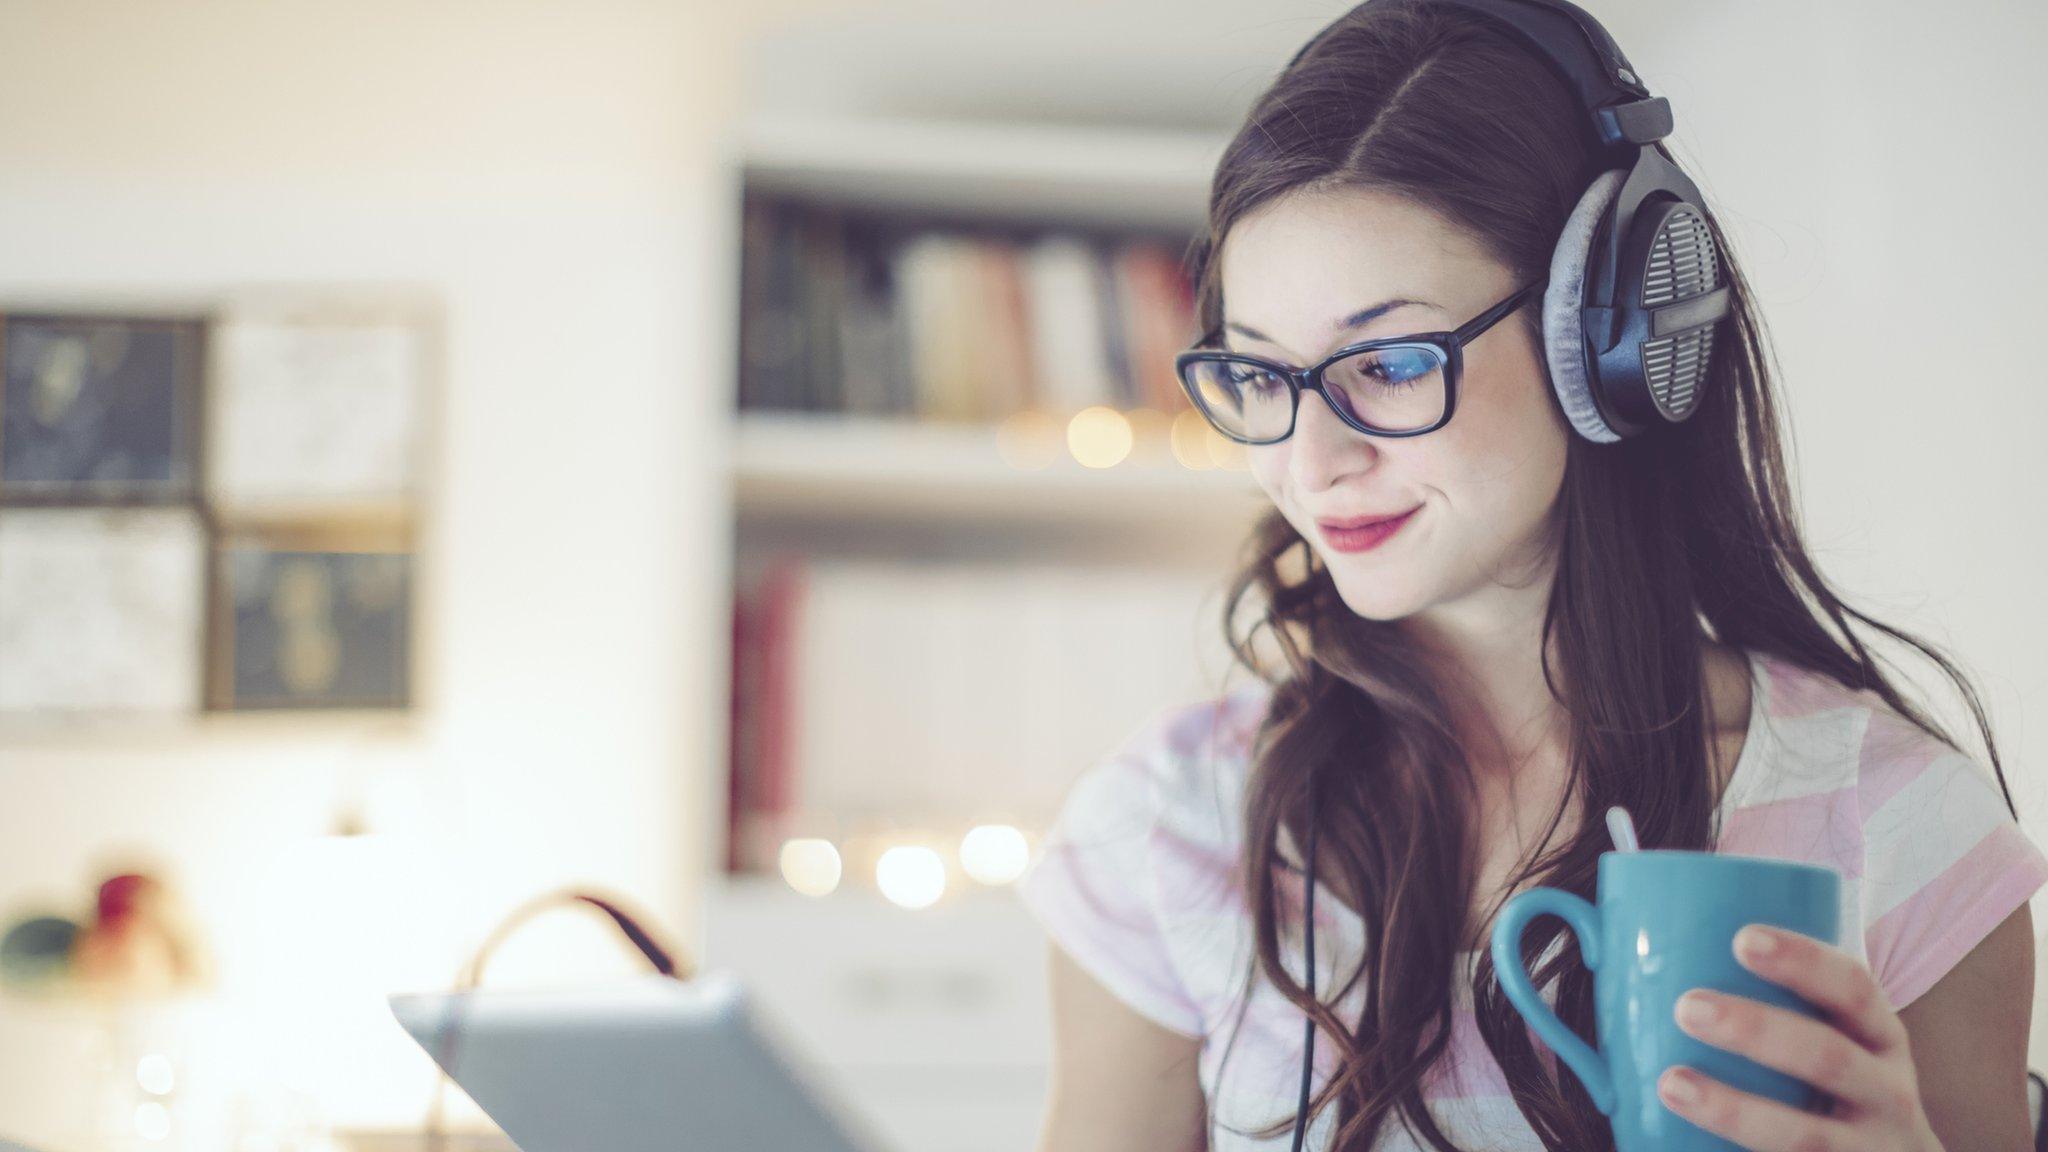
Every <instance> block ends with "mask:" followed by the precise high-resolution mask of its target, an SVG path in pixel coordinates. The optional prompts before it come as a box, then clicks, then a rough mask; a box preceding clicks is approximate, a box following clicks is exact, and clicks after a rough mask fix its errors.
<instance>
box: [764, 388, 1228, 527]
mask: <svg viewBox="0 0 2048 1152" xmlns="http://www.w3.org/2000/svg"><path fill="white" fill-rule="evenodd" d="M732 444H733V486H734V493H735V498H736V500H737V503H738V511H739V513H740V514H741V515H743V516H751V517H777V516H791V515H804V516H831V517H837V518H845V517H878V518H885V519H888V518H921V517H934V516H936V517H942V518H960V519H970V520H987V519H1033V518H1043V519H1058V520H1063V521H1068V522H1084V521H1085V522H1089V523H1095V524H1104V523H1109V524H1114V523H1121V522H1131V523H1155V522H1158V521H1160V520H1162V519H1163V520H1166V521H1168V522H1172V523H1184V524H1188V525H1218V526H1221V527H1227V528H1231V529H1238V528H1248V527H1249V526H1250V524H1251V522H1252V521H1253V519H1255V518H1256V516H1257V514H1258V513H1259V512H1261V511H1263V510H1264V507H1265V500H1264V496H1263V494H1262V493H1261V492H1260V490H1259V488H1258V485H1257V483H1256V482H1255V481H1253V479H1252V477H1251V475H1250V473H1248V472H1244V471H1241V470H1234V469H1221V468H1217V469H1206V470H1196V469H1192V468H1188V467H1186V466H1185V465H1182V464H1180V463H1178V462H1177V461H1174V460H1173V459H1171V458H1170V457H1166V458H1164V459H1161V458H1160V452H1159V450H1158V449H1157V448H1156V447H1155V448H1154V449H1153V454H1152V456H1151V458H1149V459H1139V458H1133V459H1129V460H1126V461H1125V462H1123V463H1120V464H1117V465H1115V466H1113V467H1109V468H1090V467H1087V466H1085V465H1082V464H1081V463H1079V462H1078V461H1075V460H1074V459H1072V458H1071V457H1068V456H1061V457H1060V458H1059V459H1058V460H1056V461H1054V462H1053V463H1051V464H1049V465H1048V466H1046V467H1045V468H1042V469H1026V468H1021V467H1018V466H1016V465H1013V464H1011V463H1009V462H1008V461H1006V460H1005V459H1004V458H1003V456H1002V453H1001V452H1000V451H999V450H998V442H997V436H996V430H995V428H994V427H993V426H989V425H970V424H947V423H942V422H937V421H916V420H892V419H882V418H873V417H867V418H862V417H849V416H816V415H805V414H780V413H775V414H769V413H751V412H750V413H747V414H746V415H744V416H742V417H740V418H739V419H738V420H736V421H735V424H734V429H733V438H732Z"/></svg>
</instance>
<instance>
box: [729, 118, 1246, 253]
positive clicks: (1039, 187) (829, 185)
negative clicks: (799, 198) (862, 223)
mask: <svg viewBox="0 0 2048 1152" xmlns="http://www.w3.org/2000/svg"><path fill="white" fill-rule="evenodd" d="M1226 142H1227V141H1226V139H1225V137H1223V136H1222V135H1219V134H1212V133H1198V132H1190V131H1175V130H1163V129H1141V128H1099V127H1075V126H1069V125H1051V124H1030V123H1014V122H1013V123H976V122H970V121H959V120H952V121H948V120H906V119H886V118H878V117H859V118H854V117H846V118H824V117H795V116H790V115H786V114H784V115H756V116H755V117H753V118H751V119H749V120H746V121H744V122H743V123H742V124H741V125H740V127H739V129H738V130H737V133H736V135H735V137H734V138H733V139H732V141H731V142H730V144H729V145H728V146H729V147H730V148H731V149H732V150H733V152H734V153H735V155H734V161H735V163H736V164H737V165H738V166H739V167H740V169H741V170H742V172H743V174H744V178H745V179H746V181H747V182H748V183H749V184H750V185H753V186H755V187H759V188H763V189H770V190H777V191H786V192H795V193H805V192H809V193H816V194H820V195H827V196H830V197H831V198H832V199H834V200H838V201H852V202H860V203H866V204H871V205H876V206H883V207H893V208H915V209H927V210H938V211H955V212H958V211H965V212H969V213H975V214H1003V215H1015V214H1023V215H1032V216H1040V217H1047V218H1060V219H1070V220H1078V221H1086V222H1090V223H1096V224H1105V225H1107V224H1123V225H1128V224H1136V225H1143V226H1148V227H1157V228H1170V229H1176V230H1186V231H1193V230H1195V229H1198V228H1200V227H1201V226H1202V225H1203V222H1204V220H1205V218H1206V213H1207V203H1208V191H1209V180H1210V176H1211V174H1212V173H1213V172H1214V170H1215V166H1216V160H1217V158H1218V157H1219V156H1220V155H1221V154H1222V151H1223V147H1224V145H1225V143H1226Z"/></svg>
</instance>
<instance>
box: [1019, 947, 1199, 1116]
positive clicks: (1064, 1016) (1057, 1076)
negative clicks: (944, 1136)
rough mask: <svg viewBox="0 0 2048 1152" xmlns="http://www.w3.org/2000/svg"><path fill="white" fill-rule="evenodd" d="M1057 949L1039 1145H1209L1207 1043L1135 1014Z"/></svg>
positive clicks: (1052, 966)
mask: <svg viewBox="0 0 2048 1152" xmlns="http://www.w3.org/2000/svg"><path fill="white" fill-rule="evenodd" d="M1051 948H1052V954H1051V957H1050V959H1049V962H1048V964H1047V970H1048V974H1049V975H1048V979H1049V984H1050V988H1051V993H1052V1090H1051V1093H1050V1095H1049V1096H1048V1098H1047V1101H1046V1112H1045V1123H1044V1126H1043V1128H1042V1129H1041V1131H1040V1133H1039V1138H1038V1152H1129V1150H1130V1149H1132V1148H1143V1149H1147V1150H1148V1152H1151V1150H1157V1152H1179V1150H1183V1149H1187V1150H1196V1149H1201V1148H1203V1147H1204V1146H1205V1143H1206V1137H1205V1133H1204V1128H1205V1123H1204V1121H1205V1118H1206V1104H1205V1102H1204V1101H1203V1098H1202V1086H1201V1081H1200V1080H1199V1078H1198V1075H1197V1063H1196V1062H1197V1058H1198V1056H1199V1054H1200V1052H1201V1048H1202V1042H1201V1041H1200V1040H1198V1039H1193V1038H1190V1037H1187V1036H1183V1035H1181V1034H1180V1033H1178V1032H1175V1031H1173V1030H1171V1029H1168V1028H1163V1027H1161V1026H1160V1025H1158V1024H1156V1023H1154V1022H1152V1021H1151V1020H1149V1019H1147V1018H1145V1017H1144V1016H1142V1015H1140V1014H1138V1013H1137V1012H1136V1011H1134V1010H1133V1009H1131V1008H1130V1007H1129V1006H1128V1005H1126V1004H1125V1003H1124V1002H1123V1001H1121V1000H1119V999H1117V998H1116V997H1115V996H1114V995H1112V994H1111V993H1110V991H1109V990H1108V989H1107V988H1104V987H1103V986H1102V985H1101V984H1100V983H1099V982H1098V981H1097V980H1096V979H1095V978H1094V977H1093V976H1090V975H1089V974H1088V973H1087V971H1086V970H1084V969H1082V968H1081V967H1080V966H1079V965H1077V964H1075V963H1074V961H1073V958H1072V957H1070V956H1068V955H1067V954H1066V952H1065V951H1064V950H1063V949H1061V948H1060V947H1059V945H1057V944H1053V945H1052V946H1051Z"/></svg>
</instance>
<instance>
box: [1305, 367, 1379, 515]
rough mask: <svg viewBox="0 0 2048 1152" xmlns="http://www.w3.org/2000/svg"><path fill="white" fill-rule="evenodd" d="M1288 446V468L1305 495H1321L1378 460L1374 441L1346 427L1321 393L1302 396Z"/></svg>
mask: <svg viewBox="0 0 2048 1152" xmlns="http://www.w3.org/2000/svg"><path fill="white" fill-rule="evenodd" d="M1288 445H1289V447H1288V467H1289V469H1290V470H1292V471H1293V473H1294V482H1295V484H1296V486H1298V487H1299V488H1300V489H1301V490H1302V491H1305V492H1320V491H1322V490H1323V489H1325V488H1328V487H1330V486H1331V485H1333V484H1335V483H1337V482H1338V481H1339V480H1342V479H1343V478H1344V477H1346V476H1348V475H1350V474H1352V473H1354V472H1361V471H1364V470H1366V469H1369V468H1371V467H1372V465H1373V463H1374V461H1376V460H1378V459H1379V446H1378V444H1376V443H1375V442H1374V440H1373V438H1372V437H1370V436H1367V435H1366V434H1365V433H1363V432H1360V431H1359V430H1358V429H1356V428H1353V427H1352V426H1351V425H1349V424H1346V423H1345V422H1344V421H1343V419H1342V418H1341V417H1339V416H1338V415H1337V413H1336V410H1335V409H1333V408H1331V407H1330V401H1329V398H1328V397H1326V396H1324V395H1322V394H1321V393H1319V392H1307V391H1304V392H1303V393H1302V396H1301V408H1300V410H1299V411H1297V412H1296V413H1295V414H1294V435H1292V436H1290V437H1288Z"/></svg>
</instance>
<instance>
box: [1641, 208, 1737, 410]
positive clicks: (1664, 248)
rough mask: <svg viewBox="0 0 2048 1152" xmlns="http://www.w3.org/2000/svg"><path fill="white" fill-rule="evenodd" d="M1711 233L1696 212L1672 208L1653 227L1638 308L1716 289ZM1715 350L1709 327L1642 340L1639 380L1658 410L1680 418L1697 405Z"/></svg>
mask: <svg viewBox="0 0 2048 1152" xmlns="http://www.w3.org/2000/svg"><path fill="white" fill-rule="evenodd" d="M1714 257H1715V252H1714V235H1713V233H1712V231H1710V230H1709V229H1708V227H1707V222H1706V219H1705V218H1704V217H1702V216H1701V215H1700V214H1699V213H1697V212H1695V211H1693V210H1692V208H1691V207H1690V206H1688V205H1685V204H1677V205H1673V206H1672V208H1671V210H1670V211H1669V212H1668V213H1667V214H1666V215H1665V217H1664V220H1663V222H1662V223H1661V224H1660V225H1659V226H1658V228H1657V236H1656V239H1655V241H1654V242H1653V243H1652V244H1651V246H1650V262H1649V266H1648V267H1647V268H1646V269H1645V270H1644V273H1643V305H1644V307H1646V308H1656V307H1661V306H1662V305H1665V304H1669V303H1672V302H1673V301H1677V300H1688V299H1691V298H1692V297H1694V296H1701V295H1704V294H1706V293H1708V292H1712V291H1713V290H1714V289H1715V288H1718V287H1720V264H1719V262H1718V261H1717V260H1716V259H1715V258H1714ZM1713 347H1714V325H1712V324H1708V325H1706V326H1704V327H1701V328H1693V329H1690V330H1689V331H1685V332H1680V333H1677V334H1676V335H1672V336H1665V337H1661V338H1659V339H1655V340H1646V341H1644V342H1643V380H1644V382H1645V383H1646V384H1647V385H1648V386H1649V389H1650V395H1651V396H1652V397H1653V398H1655V400H1656V402H1657V406H1658V407H1659V408H1661V409H1663V410H1664V412H1665V413H1666V414H1667V415H1668V416H1670V417H1671V418H1672V419H1674V420H1683V419H1684V418H1685V417H1686V416H1687V415H1688V414H1690V413H1691V412H1692V409H1693V406H1694V405H1695V404H1697V403H1698V402H1699V388H1700V383H1701V381H1702V380H1704V379H1705V377H1706V373H1707V364H1708V358H1709V356H1710V355H1711V354H1712V352H1713Z"/></svg>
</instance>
